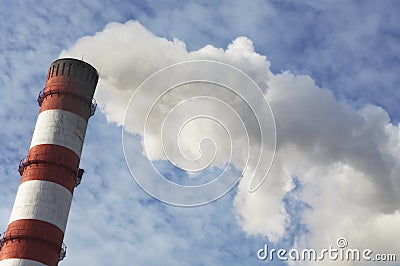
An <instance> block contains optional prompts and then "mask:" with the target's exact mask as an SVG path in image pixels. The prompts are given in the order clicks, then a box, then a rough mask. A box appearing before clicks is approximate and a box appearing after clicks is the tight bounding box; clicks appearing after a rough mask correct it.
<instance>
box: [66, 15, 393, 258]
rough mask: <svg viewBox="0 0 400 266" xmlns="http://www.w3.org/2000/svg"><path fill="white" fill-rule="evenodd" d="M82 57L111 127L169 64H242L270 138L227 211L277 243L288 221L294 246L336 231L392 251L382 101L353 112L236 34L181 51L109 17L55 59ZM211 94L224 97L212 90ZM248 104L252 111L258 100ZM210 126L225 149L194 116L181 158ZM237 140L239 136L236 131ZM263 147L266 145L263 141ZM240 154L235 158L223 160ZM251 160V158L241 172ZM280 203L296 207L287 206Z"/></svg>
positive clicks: (157, 153)
mask: <svg viewBox="0 0 400 266" xmlns="http://www.w3.org/2000/svg"><path fill="white" fill-rule="evenodd" d="M82 54H84V59H85V61H88V62H89V63H91V64H93V65H94V66H95V67H96V68H97V69H98V70H99V72H100V78H101V79H100V83H99V86H98V89H97V92H96V93H97V94H96V95H95V98H96V100H97V101H98V103H99V106H100V107H101V110H102V112H103V113H104V114H105V115H106V117H107V120H108V121H109V122H113V123H116V124H118V125H122V123H123V121H124V114H125V110H126V108H127V106H128V102H129V99H130V97H131V96H132V94H133V93H134V92H135V90H136V89H137V88H138V87H139V85H140V84H141V83H142V82H143V81H145V80H146V78H148V77H149V76H150V75H152V74H153V73H155V72H156V71H159V70H161V69H163V68H165V67H167V66H169V65H171V64H174V63H178V62H182V61H187V60H194V59H208V60H216V61H220V62H225V63H228V64H230V65H233V66H234V67H237V68H238V69H240V70H242V71H243V72H245V73H246V74H247V75H249V76H250V77H251V78H252V79H253V80H254V81H255V82H256V83H257V85H258V86H259V87H260V88H261V90H262V91H263V93H264V94H265V96H266V98H267V99H268V102H269V103H270V105H271V108H272V110H273V114H274V116H275V121H276V128H277V138H278V141H277V150H276V158H275V161H274V163H273V166H272V168H271V171H270V174H269V176H268V178H267V181H266V182H265V183H264V184H263V185H262V186H261V187H260V188H259V189H258V190H257V191H256V192H254V193H248V185H249V182H250V180H249V178H246V177H247V176H246V174H245V176H244V177H243V179H242V180H241V182H240V183H239V186H238V190H237V194H236V196H235V199H234V208H235V209H236V211H237V219H238V223H239V224H240V225H241V227H242V228H243V230H244V231H245V232H247V233H248V234H249V235H257V234H261V235H264V236H267V237H268V239H269V240H270V241H272V242H278V241H280V240H282V239H283V238H284V237H285V236H286V234H293V232H290V227H291V226H292V225H293V223H298V224H301V225H302V226H303V227H304V228H306V229H305V230H304V231H301V232H297V233H295V234H294V235H291V236H294V237H295V243H294V246H296V247H299V248H301V247H313V248H327V247H328V246H330V245H334V244H335V243H336V239H337V238H338V237H345V238H346V239H347V240H348V241H349V243H350V245H351V246H352V247H359V248H367V247H368V248H370V249H373V250H374V251H375V252H388V251H391V252H397V253H398V252H400V247H399V246H398V244H397V243H398V236H399V235H400V228H399V227H398V224H399V222H400V212H399V202H400V179H399V176H400V163H399V161H400V160H399V159H400V142H399V126H398V125H393V124H392V123H391V122H390V119H389V117H388V114H387V113H386V112H385V110H383V109H382V108H380V107H378V106H375V105H367V106H365V107H363V108H361V109H357V110H356V109H354V108H353V107H352V106H350V105H349V104H346V103H344V102H339V101H338V100H336V99H335V97H334V95H333V94H332V92H331V91H330V90H329V89H323V88H319V87H318V86H316V84H315V83H314V81H313V80H312V78H311V77H309V76H298V75H293V74H291V73H290V72H283V73H279V74H273V73H271V72H270V70H269V68H270V62H269V61H268V60H267V57H266V56H263V55H260V54H258V53H257V52H255V51H254V47H253V43H252V41H251V40H249V39H248V38H246V37H238V38H237V39H235V40H234V41H233V42H232V43H231V44H230V45H229V46H228V47H227V48H226V49H221V48H215V47H213V46H211V45H207V46H205V47H204V48H202V49H200V50H197V51H187V49H186V47H185V43H184V42H182V41H180V40H176V39H174V40H173V41H169V40H167V39H165V38H161V37H158V36H155V35H154V34H152V33H151V32H149V31H148V30H147V29H146V28H144V27H143V26H142V25H140V24H139V23H138V22H127V23H125V24H119V23H111V24H109V25H107V26H106V27H105V29H104V30H103V31H101V32H98V33H96V34H95V35H94V36H87V37H84V38H81V39H79V40H78V41H77V42H76V43H75V44H74V45H73V46H72V47H70V48H69V49H68V50H67V51H63V52H62V54H61V57H77V58H80V57H81V56H82ZM216 74H218V73H216ZM189 94H190V93H189V92H188V91H186V92H185V91H183V92H180V93H176V94H172V95H169V97H170V98H169V99H170V101H165V102H164V104H163V105H162V108H159V110H157V111H156V112H155V118H154V119H155V120H154V121H153V123H154V125H157V124H162V123H161V122H162V119H164V117H165V114H168V110H169V108H171V107H172V106H173V105H174V104H175V102H174V99H175V101H176V102H179V101H180V100H182V99H184V98H185V97H186V96H188V95H189ZM213 96H215V97H222V98H223V99H224V97H225V96H224V93H219V92H215V94H214V95H213ZM225 100H227V101H229V102H230V103H232V105H233V106H235V104H239V103H236V100H237V99H236V98H230V99H225ZM253 107H254V109H255V111H257V108H258V106H253ZM138 108H139V109H140V108H141V107H140V106H139V107H138ZM205 108H215V107H211V106H210V107H205ZM239 110H240V108H239ZM215 111H216V112H218V110H217V109H216V110H215ZM158 116H159V120H157V117H158ZM130 122H131V123H130V125H131V127H130V128H129V130H130V131H131V132H132V133H135V134H139V135H143V131H142V128H141V127H140V125H136V124H135V121H130ZM158 122H159V123H158ZM232 130H233V131H235V129H234V128H233V129H232ZM210 132H211V134H212V135H213V138H214V139H215V140H216V142H217V143H221V145H222V147H221V148H220V150H219V151H220V152H222V153H227V152H228V149H226V150H225V149H224V148H223V147H226V145H224V143H225V142H224V141H225V140H226V136H225V135H224V134H222V133H219V132H220V131H218V130H217V129H216V128H214V126H213V125H209V124H207V123H203V124H201V123H200V124H199V125H197V126H193V127H191V128H189V129H188V133H187V136H188V137H186V138H184V139H183V140H182V143H183V146H185V148H186V150H187V153H189V156H193V157H196V156H198V155H199V147H198V143H197V142H193V139H191V138H194V139H196V140H198V139H199V138H201V137H202V136H203V135H204V134H207V133H210ZM249 132H250V134H252V131H251V130H250V131H249ZM254 132H256V129H254ZM196 134H197V135H198V136H197V135H196ZM151 137H153V138H154V141H158V140H157V139H159V136H156V135H154V136H151ZM236 138H237V140H239V141H242V139H240V138H241V137H240V136H237V137H236ZM171 140H172V138H171ZM233 141H235V140H233ZM194 143H195V144H194ZM258 144H259V145H260V143H258ZM256 145H257V144H256ZM260 147H261V146H260ZM263 149H264V150H265V151H266V152H273V151H272V149H273V147H271V146H268V145H267V146H263ZM150 150H151V151H150V155H151V159H152V160H159V159H164V158H163V156H162V151H161V150H160V149H159V148H158V146H157V145H156V146H155V148H150ZM191 152H192V153H191ZM242 159H243V158H242V157H241V156H237V157H236V158H235V155H234V158H233V160H232V162H233V164H236V163H238V162H240V161H241V160H242ZM218 163H220V162H218V161H217V162H216V165H218ZM254 167H255V163H254V162H250V164H249V165H248V168H249V171H250V172H251V170H252V168H254ZM253 170H254V169H253ZM245 173H248V172H245ZM288 204H292V205H293V204H294V205H296V204H298V205H299V206H303V207H301V208H300V207H299V208H298V209H295V210H293V209H292V210H290V211H289V209H288ZM371 239H373V241H371ZM366 245H367V246H366ZM340 263H342V264H341V265H353V264H354V262H340ZM346 263H348V264H346Z"/></svg>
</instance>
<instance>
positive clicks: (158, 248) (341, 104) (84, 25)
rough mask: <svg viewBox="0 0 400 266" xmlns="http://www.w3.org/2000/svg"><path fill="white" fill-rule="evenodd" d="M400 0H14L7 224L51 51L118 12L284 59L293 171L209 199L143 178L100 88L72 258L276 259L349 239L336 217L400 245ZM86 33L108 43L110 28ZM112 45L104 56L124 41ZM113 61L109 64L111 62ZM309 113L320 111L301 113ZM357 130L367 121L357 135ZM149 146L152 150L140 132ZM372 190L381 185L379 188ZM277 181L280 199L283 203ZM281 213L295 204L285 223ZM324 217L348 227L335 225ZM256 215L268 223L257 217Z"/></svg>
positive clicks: (0, 160) (5, 20) (274, 63)
mask: <svg viewBox="0 0 400 266" xmlns="http://www.w3.org/2000/svg"><path fill="white" fill-rule="evenodd" d="M399 11H400V2H399V1H344V0H343V1H306V0H304V1H261V0H260V1H259V0H254V1H219V2H218V3H217V2H215V1H197V2H196V1H153V0H150V1H101V0H98V1H84V2H83V1H82V2H78V1H61V2H57V3H55V2H54V1H38V2H36V3H35V2H34V1H32V2H31V3H29V4H28V3H26V2H23V1H3V2H2V3H1V4H0V17H1V18H2V22H1V24H0V34H1V38H0V87H1V88H2V90H3V94H2V97H1V98H0V103H1V105H0V123H1V128H2V130H1V131H0V146H1V148H2V153H0V191H1V193H0V200H1V202H2V205H1V206H2V208H1V209H0V228H3V230H5V229H6V226H7V221H8V217H9V215H10V212H11V208H12V204H13V201H14V197H15V193H16V190H17V188H18V183H19V178H20V177H19V174H18V171H17V167H18V162H19V160H20V159H22V158H23V157H24V156H25V155H26V154H27V151H28V148H29V143H30V140H31V136H32V133H33V129H34V125H35V122H36V117H37V113H38V111H39V107H38V106H37V103H36V97H37V94H38V93H39V91H40V90H41V89H42V88H43V87H44V83H45V75H46V72H47V68H48V66H49V64H50V63H51V62H52V61H53V60H55V59H57V58H58V57H59V55H60V53H61V52H62V51H63V50H67V51H68V50H70V51H71V53H73V52H72V51H76V50H73V48H71V47H78V46H79V44H76V42H77V40H78V39H79V38H82V37H85V36H93V35H95V34H96V33H97V32H102V31H103V29H104V28H105V27H106V25H107V24H109V23H111V22H119V23H121V25H124V26H121V27H122V28H128V27H129V25H126V24H124V23H126V22H127V21H129V20H137V21H138V22H139V23H140V24H141V25H142V26H140V27H143V28H145V29H147V31H148V32H150V33H152V34H153V35H154V36H156V37H157V38H158V37H161V38H166V39H167V40H169V41H172V40H173V39H174V38H177V39H179V40H180V41H182V42H184V44H185V49H186V50H185V51H187V52H188V53H190V52H191V51H198V50H199V49H201V48H203V47H204V46H206V45H211V46H213V47H216V48H222V49H227V47H228V46H229V45H230V44H232V42H233V40H235V39H236V38H237V37H240V36H244V37H246V38H248V39H249V40H251V41H252V44H253V46H254V47H253V49H254V50H253V52H254V53H256V54H258V55H264V56H266V59H263V60H264V61H263V64H265V65H268V70H269V71H271V73H272V74H271V78H270V79H269V80H268V86H270V87H271V88H275V87H279V88H281V89H280V90H275V89H271V93H270V94H269V95H270V96H269V97H271V98H270V99H269V100H271V102H272V103H271V104H272V106H273V107H274V106H275V107H276V108H275V109H276V111H277V119H278V120H277V125H278V128H280V129H281V132H280V133H281V135H278V137H279V136H282V137H281V140H282V142H281V144H282V149H281V156H282V157H284V159H285V160H286V161H287V162H285V160H283V161H282V165H285V167H282V169H284V168H285V169H288V171H289V173H288V175H287V176H286V178H288V181H287V182H286V181H276V182H275V181H273V180H272V181H271V183H268V182H267V183H266V187H267V186H268V187H273V186H274V185H276V186H277V187H279V186H280V187H281V190H280V192H276V191H271V188H265V189H263V190H262V191H261V192H260V193H259V195H262V196H258V198H257V199H256V200H254V202H253V201H252V200H250V201H247V199H246V196H243V194H242V192H241V190H240V188H235V189H233V190H232V191H231V192H230V193H228V194H227V195H226V197H223V198H222V199H220V200H218V201H216V202H215V203H213V204H209V205H206V206H202V207H197V208H179V207H173V206H169V205H165V204H163V203H161V202H159V201H157V200H155V199H153V198H152V197H150V196H149V195H147V194H146V193H145V192H144V191H143V190H141V189H140V187H139V186H137V184H136V183H135V182H134V180H133V179H132V177H131V175H130V172H129V170H128V167H127V165H126V163H125V160H124V155H123V151H122V141H121V126H118V125H117V124H118V121H117V120H116V119H113V118H110V117H109V116H108V117H107V115H109V114H108V113H109V112H110V109H108V110H107V111H106V110H105V109H102V107H104V106H106V103H103V102H101V101H100V104H99V105H100V108H99V109H98V110H97V112H96V114H95V116H94V117H92V118H91V119H90V121H89V126H88V130H87V135H86V139H85V144H84V149H83V154H82V161H81V168H84V169H85V171H86V173H85V175H84V179H83V182H82V183H81V185H80V186H79V187H78V188H77V189H76V191H75V193H74V199H73V204H72V208H71V212H70V217H69V221H68V225H67V230H66V236H65V239H64V242H65V243H66V245H67V246H68V251H67V257H66V258H65V260H64V261H63V262H61V263H60V265H131V264H134V265H265V264H266V262H260V261H259V260H257V255H256V252H257V250H258V249H259V248H262V247H263V246H264V244H265V243H271V241H272V240H275V241H274V243H272V244H273V245H274V246H275V247H284V248H290V247H292V246H296V247H316V248H319V247H326V246H324V245H325V244H326V242H323V241H322V240H321V241H320V240H319V239H318V237H317V235H319V236H325V238H326V241H327V243H331V244H334V242H333V241H332V238H330V237H332V234H331V233H329V234H328V233H326V231H327V230H329V228H332V231H336V233H337V234H344V235H346V234H348V236H349V238H350V239H351V241H353V243H363V241H364V242H365V240H366V239H368V238H367V237H366V236H365V235H366V234H367V231H369V232H373V233H376V234H377V235H379V237H377V240H376V241H375V242H376V243H375V244H374V246H373V248H376V249H379V250H381V251H382V252H383V251H386V252H392V251H393V252H399V248H398V247H396V246H394V245H393V243H395V242H393V241H394V239H395V238H396V239H398V236H399V231H398V229H395V228H396V227H395V225H396V224H398V223H396V221H399V217H400V214H399V213H400V211H399V210H400V206H399V204H398V202H399V201H398V200H399V197H398V196H396V195H398V194H399V193H397V192H399V191H400V189H399V188H400V181H399V178H398V177H399V176H400V175H399V172H400V167H399V164H398V163H397V161H398V159H399V153H398V152H399V147H400V145H399V140H398V137H399V135H398V132H399V131H398V129H399V127H398V123H399V121H400V111H399V108H398V102H399V100H400V90H399V84H400V76H399V74H398V73H400V46H399V42H400V35H399V33H400V18H399V16H398V13H399ZM136 27H138V28H140V27H139V26H136ZM137 36H140V35H137ZM134 37H136V36H134ZM152 39H156V38H155V37H154V38H153V37H152V38H150V39H149V40H152ZM85 40H86V41H87V42H88V44H87V45H88V47H96V39H90V38H89V39H85ZM85 40H84V41H83V42H85ZM115 42H116V43H117V41H115ZM90 45H92V46H90ZM237 45H239V44H237ZM100 47H101V46H100ZM104 47H105V48H107V49H111V48H110V47H111V46H110V47H109V46H104ZM124 47H125V46H124ZM128 47H129V43H128ZM132 47H135V46H134V44H133V43H132ZM107 49H104V50H103V53H104V54H105V55H106V54H107V53H109V52H111V51H110V50H107ZM132 49H133V48H132ZM149 49H150V48H149ZM174 49H175V48H174ZM203 52H204V51H203ZM127 53H128V52H127ZM200 54H201V52H200ZM83 56H84V58H86V57H88V58H89V59H90V56H91V55H90V53H89V52H88V55H86V56H85V55H83ZM255 57H257V56H255ZM105 58H106V56H105ZM171 58H172V57H171ZM257 58H258V57H257ZM107 60H109V62H110V65H111V64H118V60H115V61H114V60H112V59H109V58H108V59H107ZM169 61H170V60H166V62H169ZM102 62H103V63H104V61H102ZM124 64H125V63H124ZM239 65H240V64H239ZM157 67H158V66H157V65H156V66H154V65H153V66H152V68H150V69H154V71H156V70H158V69H157ZM162 67H163V65H160V66H159V68H162ZM102 69H103V72H104V73H106V72H107V71H108V70H107V67H106V65H105V64H104V65H103V66H102ZM263 69H264V68H263ZM246 70H248V71H249V72H250V73H251V71H252V68H251V67H249V68H248V69H246ZM99 71H100V72H102V70H101V69H100V70H99ZM131 71H135V70H134V69H132V70H131ZM255 72H256V70H255ZM250 75H252V74H250ZM252 77H253V78H254V77H255V76H252ZM105 81H107V80H106V78H105ZM141 81H143V80H138V81H137V83H140V82H141ZM104 84H105V85H104V86H106V85H107V84H109V83H107V82H105V83H104ZM293 86H295V87H296V86H298V87H299V88H300V89H298V90H297V91H296V90H291V87H293ZM300 94H301V95H300ZM289 96H290V97H289ZM291 97H293V98H291ZM289 98H290V99H289ZM321 99H322V100H321ZM117 103H118V101H117V102H115V103H113V104H114V105H111V104H110V106H109V107H110V108H111V107H113V106H116V105H117ZM102 104H103V105H102ZM309 106H313V108H311V107H310V109H309V108H308V107H309ZM331 107H332V108H331ZM296 112H298V113H299V114H303V115H306V117H311V119H309V120H306V121H305V122H304V123H297V122H296V121H298V119H296V116H295V115H294V114H295V113H296ZM290 113H293V116H291V115H289V114H290ZM315 113H319V114H321V116H314V114H315ZM283 114H288V115H287V116H284V115H283ZM322 114H325V116H323V115H322ZM327 114H328V115H327ZM337 121H338V122H337ZM332 124H333V125H334V126H332V127H330V126H329V125H332ZM339 127H340V130H339ZM347 129H349V130H350V131H351V130H353V131H351V132H353V133H354V132H356V133H357V134H358V135H357V134H356V135H357V136H359V137H357V138H355V139H354V142H353V141H352V140H353V137H350V136H354V134H353V133H349V134H348V135H347V133H346V132H347ZM393 132H395V133H396V132H397V136H396V135H395V133H393ZM291 133H293V134H291ZM342 134H343V135H342ZM352 134H353V135H352ZM346 141H347V142H346ZM338 143H344V144H343V145H338ZM293 147H294V148H293ZM135 150H136V151H137V153H138V156H141V155H139V154H141V148H140V146H137V147H135ZM382 154H383V155H382ZM296 156H299V157H302V159H299V158H297V157H296ZM380 160H381V161H380ZM339 164H340V166H338V165H339ZM277 165H280V164H279V161H278V164H277ZM368 165H370V166H371V167H370V168H368ZM277 167H278V166H277ZM280 170H281V169H280ZM280 170H276V175H277V176H280V175H281V174H282V173H281V172H282V171H280ZM272 173H273V174H274V173H275V172H274V171H273V172H272ZM294 176H296V178H294ZM352 182H354V183H352ZM324 183H329V184H330V185H331V187H330V188H328V187H325V186H324ZM285 184H289V185H287V186H288V187H289V188H287V187H286V188H285ZM243 186H244V185H243ZM332 187H333V188H334V189H333V190H332ZM388 188H391V189H388ZM317 189H318V193H316V192H315V191H316V190H317ZM335 189H336V193H337V195H338V196H336V195H335ZM386 189H388V190H386ZM370 191H373V192H374V193H376V195H377V196H376V198H369V197H368V196H366V195H365V194H367V192H368V193H369V192H370ZM382 191H387V193H386V195H384V194H385V193H384V192H382ZM262 193H270V194H271V195H279V197H280V198H278V201H277V203H276V202H275V201H274V200H272V199H270V198H269V197H268V195H263V194H262ZM374 195H375V194H374ZM335 196H336V197H337V198H335ZM343 199H346V200H343ZM263 202H265V205H266V206H268V208H267V207H265V208H263V206H261V205H263ZM310 202H314V203H315V202H317V203H315V205H310V204H309V203H310ZM360 202H361V203H360ZM247 204H248V205H247ZM257 204H258V205H257ZM276 204H278V205H276ZM335 204H336V205H335ZM259 205H260V206H259ZM346 205H347V206H348V208H345V207H344V206H346ZM258 207H259V208H258ZM280 208H283V210H282V209H280ZM335 211H337V215H333V214H332V213H334V212H335ZM353 212H354V213H353ZM278 214H279V215H282V219H278V218H277V220H276V222H275V217H277V216H278ZM330 215H332V217H331V218H329V217H330ZM323 216H324V217H327V218H326V219H329V220H331V221H332V220H336V219H337V220H338V222H337V224H340V226H337V227H332V226H333V224H330V223H327V222H326V221H325V220H324V219H323V218H320V217H323ZM356 216H359V217H362V218H363V219H364V218H365V217H368V218H371V220H368V219H366V218H365V220H368V221H369V222H370V224H372V225H371V227H368V226H369V225H368V226H367V225H366V224H364V223H362V221H359V220H357V217H356ZM346 218H347V219H348V221H349V222H348V223H347V224H348V225H349V229H354V230H355V228H361V229H360V231H361V233H360V235H361V236H353V235H351V233H350V232H344V231H343V230H344V229H343V228H345V226H344V225H343V223H342V221H344V220H346ZM360 219H361V218H360ZM269 220H273V222H271V224H269V222H268V221H269ZM339 220H340V221H339ZM252 221H257V222H258V221H259V222H260V223H261V224H263V223H264V222H265V223H264V224H267V226H265V227H269V228H265V227H264V226H260V227H261V229H259V230H257V227H258V226H259V224H258V223H252ZM276 224H278V225H276ZM275 225H276V226H277V227H276V228H275V227H274V226H275ZM363 226H364V227H363ZM279 228H282V230H283V231H282V232H281V231H280V230H281V229H279ZM382 228H389V229H390V230H389V229H388V231H389V232H386V231H385V230H383V229H382ZM341 230H342V231H341ZM349 231H351V230H349ZM325 233H326V234H325ZM335 236H336V235H335ZM321 238H322V237H321ZM350 243H351V242H350ZM399 256H400V253H398V257H399ZM270 265H286V264H284V263H278V262H276V261H275V262H273V263H270ZM346 265H352V264H346ZM385 265H393V264H385Z"/></svg>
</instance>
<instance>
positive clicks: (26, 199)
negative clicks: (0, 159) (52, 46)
mask: <svg viewBox="0 0 400 266" xmlns="http://www.w3.org/2000/svg"><path fill="white" fill-rule="evenodd" d="M98 77H99V76H98V73H97V71H96V69H95V68H94V67H92V66H91V65H89V64H88V63H86V62H83V61H80V60H77V59H70V58H65V59H59V60H56V61H54V62H53V63H52V64H51V66H50V69H49V72H48V75H47V81H46V87H45V89H44V90H43V91H41V93H40V94H39V97H38V102H39V105H40V106H41V108H40V112H39V116H38V119H37V122H36V127H35V131H34V133H33V137H32V142H31V145H30V149H29V152H28V156H27V157H26V158H25V159H24V160H22V161H21V163H20V167H19V171H20V173H21V175H22V178H21V182H20V185H19V188H18V192H17V196H16V199H15V202H14V207H13V209H12V212H11V217H10V220H9V223H8V227H7V231H6V232H5V233H4V235H3V236H2V238H1V240H0V248H1V249H0V266H6V265H7V266H11V265H13V266H17V265H18V266H42V265H58V262H59V261H60V260H61V259H63V258H64V256H65V251H66V250H65V246H64V244H63V238H64V232H65V227H66V224H67V218H68V214H69V209H70V205H71V200H72V194H73V192H74V188H75V186H76V185H78V184H79V182H80V179H81V177H82V173H83V171H82V170H81V169H79V168H78V167H79V161H80V156H81V151H82V145H83V140H84V137H85V132H86V125H87V122H88V119H89V117H90V116H91V115H92V114H93V112H94V110H95V107H96V104H95V102H94V100H93V94H94V91H95V89H96V85H97V81H98Z"/></svg>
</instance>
